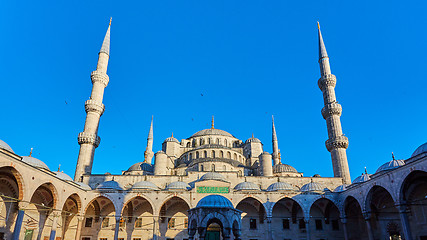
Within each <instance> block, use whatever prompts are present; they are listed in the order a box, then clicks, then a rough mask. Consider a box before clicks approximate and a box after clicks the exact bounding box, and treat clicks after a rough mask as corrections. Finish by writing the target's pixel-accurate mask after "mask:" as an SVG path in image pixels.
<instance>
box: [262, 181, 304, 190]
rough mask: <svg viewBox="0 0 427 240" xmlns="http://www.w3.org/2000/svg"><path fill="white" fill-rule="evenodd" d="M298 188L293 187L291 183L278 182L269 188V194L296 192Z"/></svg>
mask: <svg viewBox="0 0 427 240" xmlns="http://www.w3.org/2000/svg"><path fill="white" fill-rule="evenodd" d="M296 190H298V188H296V187H294V186H292V185H291V184H289V183H285V182H276V183H273V184H271V185H270V186H268V188H267V191H268V192H277V191H296Z"/></svg>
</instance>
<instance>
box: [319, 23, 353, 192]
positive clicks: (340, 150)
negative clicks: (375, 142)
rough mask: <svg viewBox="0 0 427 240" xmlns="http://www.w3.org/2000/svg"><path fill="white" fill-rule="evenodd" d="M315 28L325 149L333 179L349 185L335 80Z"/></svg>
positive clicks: (346, 144) (344, 140)
mask: <svg viewBox="0 0 427 240" xmlns="http://www.w3.org/2000/svg"><path fill="white" fill-rule="evenodd" d="M317 27H318V34H319V65H320V74H321V77H320V79H319V81H318V85H319V88H320V90H322V92H323V101H324V104H325V107H324V108H323V109H322V116H323V118H324V119H325V120H326V125H327V128H328V137H329V139H328V140H326V148H327V149H328V151H329V152H331V158H332V167H333V169H334V177H341V178H343V182H344V183H346V184H350V183H351V178H350V171H349V168H348V162H347V153H346V149H347V147H348V139H347V137H346V136H344V134H343V132H342V128H341V120H340V116H341V112H342V108H341V105H340V104H338V102H337V100H336V97H335V85H336V83H337V79H336V77H335V75H333V74H332V73H331V68H330V65H329V57H328V53H327V52H326V48H325V44H324V43H323V38H322V33H321V32H320V25H319V23H317Z"/></svg>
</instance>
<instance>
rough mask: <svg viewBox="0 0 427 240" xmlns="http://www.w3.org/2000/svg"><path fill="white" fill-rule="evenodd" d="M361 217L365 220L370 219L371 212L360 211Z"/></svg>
mask: <svg viewBox="0 0 427 240" xmlns="http://www.w3.org/2000/svg"><path fill="white" fill-rule="evenodd" d="M362 215H363V218H364V219H365V221H369V220H370V219H371V216H372V214H371V212H362Z"/></svg>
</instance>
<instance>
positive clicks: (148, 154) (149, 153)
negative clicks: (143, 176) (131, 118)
mask: <svg viewBox="0 0 427 240" xmlns="http://www.w3.org/2000/svg"><path fill="white" fill-rule="evenodd" d="M153 156H154V153H153V116H151V125H150V131H149V132H148V138H147V148H145V152H144V162H145V163H151V159H152V158H153Z"/></svg>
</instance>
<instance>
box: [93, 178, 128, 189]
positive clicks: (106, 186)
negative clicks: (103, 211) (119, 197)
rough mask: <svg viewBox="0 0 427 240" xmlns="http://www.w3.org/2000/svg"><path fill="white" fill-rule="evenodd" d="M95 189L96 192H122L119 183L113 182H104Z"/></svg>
mask: <svg viewBox="0 0 427 240" xmlns="http://www.w3.org/2000/svg"><path fill="white" fill-rule="evenodd" d="M96 189H97V190H123V186H122V185H121V184H120V183H118V182H116V181H114V180H111V181H106V182H103V183H101V184H99V185H98V186H97V187H96Z"/></svg>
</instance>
